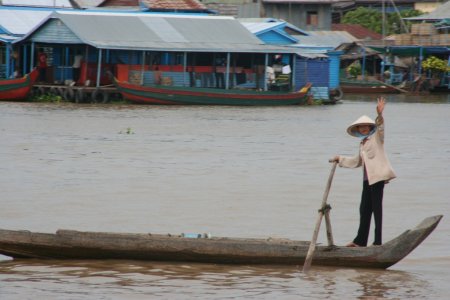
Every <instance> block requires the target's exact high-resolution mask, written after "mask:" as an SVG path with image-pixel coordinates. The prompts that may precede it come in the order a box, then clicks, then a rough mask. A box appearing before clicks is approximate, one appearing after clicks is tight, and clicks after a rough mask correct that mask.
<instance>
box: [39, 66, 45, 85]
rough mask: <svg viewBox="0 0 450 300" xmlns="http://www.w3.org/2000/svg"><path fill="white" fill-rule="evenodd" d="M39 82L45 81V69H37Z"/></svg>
mask: <svg viewBox="0 0 450 300" xmlns="http://www.w3.org/2000/svg"><path fill="white" fill-rule="evenodd" d="M39 81H42V82H46V81H47V68H39Z"/></svg>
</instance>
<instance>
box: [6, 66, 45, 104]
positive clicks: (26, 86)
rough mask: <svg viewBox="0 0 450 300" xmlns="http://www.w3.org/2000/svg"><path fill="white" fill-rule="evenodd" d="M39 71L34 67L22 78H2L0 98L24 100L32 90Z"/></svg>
mask: <svg viewBox="0 0 450 300" xmlns="http://www.w3.org/2000/svg"><path fill="white" fill-rule="evenodd" d="M38 76H39V71H38V70H37V69H34V70H33V71H31V72H30V73H29V74H27V75H25V76H23V77H22V78H14V79H0V100H24V99H26V98H27V96H28V93H29V92H30V91H31V88H32V87H33V84H34V82H35V81H36V79H37V78H38Z"/></svg>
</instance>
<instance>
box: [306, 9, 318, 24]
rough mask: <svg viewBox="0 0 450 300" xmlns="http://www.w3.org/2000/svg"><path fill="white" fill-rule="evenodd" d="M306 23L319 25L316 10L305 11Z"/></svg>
mask: <svg viewBox="0 0 450 300" xmlns="http://www.w3.org/2000/svg"><path fill="white" fill-rule="evenodd" d="M306 25H312V26H318V25H319V15H318V14H317V11H308V12H307V13H306Z"/></svg>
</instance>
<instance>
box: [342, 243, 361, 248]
mask: <svg viewBox="0 0 450 300" xmlns="http://www.w3.org/2000/svg"><path fill="white" fill-rule="evenodd" d="M345 247H361V246H360V245H358V244H355V243H353V242H350V243H348V244H347V245H345Z"/></svg>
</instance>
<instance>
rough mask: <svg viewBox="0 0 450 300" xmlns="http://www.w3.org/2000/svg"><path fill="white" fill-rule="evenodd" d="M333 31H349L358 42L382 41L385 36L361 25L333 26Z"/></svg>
mask: <svg viewBox="0 0 450 300" xmlns="http://www.w3.org/2000/svg"><path fill="white" fill-rule="evenodd" d="M331 29H332V30H333V31H347V32H348V33H350V34H351V35H353V36H354V37H355V38H357V39H358V40H366V39H369V40H381V39H382V38H383V36H382V35H381V34H379V33H376V32H374V31H372V30H370V29H367V28H366V27H364V26H361V25H359V24H332V25H331Z"/></svg>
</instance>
